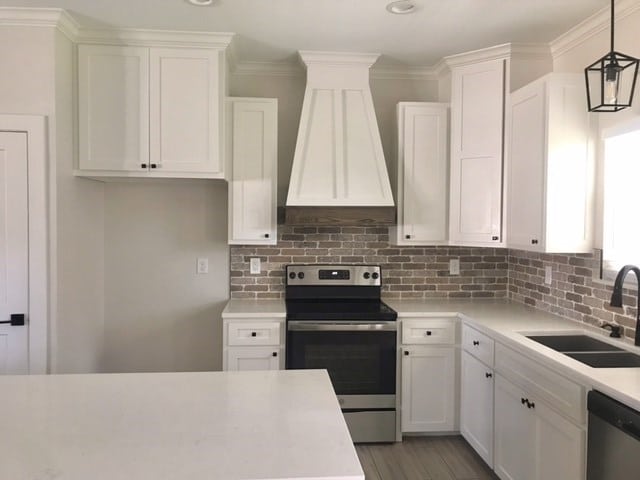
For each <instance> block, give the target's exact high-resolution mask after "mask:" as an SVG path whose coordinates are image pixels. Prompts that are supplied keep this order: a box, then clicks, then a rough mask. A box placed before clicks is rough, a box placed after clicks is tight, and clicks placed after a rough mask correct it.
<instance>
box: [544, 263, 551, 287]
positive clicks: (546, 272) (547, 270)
mask: <svg viewBox="0 0 640 480" xmlns="http://www.w3.org/2000/svg"><path fill="white" fill-rule="evenodd" d="M552 281H553V269H552V268H551V266H548V267H544V283H546V284H547V285H551V282H552Z"/></svg>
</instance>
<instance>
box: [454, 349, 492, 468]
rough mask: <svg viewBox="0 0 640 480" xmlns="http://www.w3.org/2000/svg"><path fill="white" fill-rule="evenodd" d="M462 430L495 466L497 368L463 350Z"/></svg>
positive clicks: (474, 447) (470, 443) (466, 437)
mask: <svg viewBox="0 0 640 480" xmlns="http://www.w3.org/2000/svg"><path fill="white" fill-rule="evenodd" d="M460 433H461V434H462V436H463V437H464V438H465V439H466V440H467V442H469V445H471V446H472V447H473V449H474V450H475V451H476V452H477V453H478V455H480V457H482V459H483V460H484V461H485V462H486V464H487V465H489V466H490V467H493V370H492V369H490V368H489V367H487V366H486V365H484V364H483V363H482V362H480V361H479V360H477V359H475V358H474V357H473V356H471V355H470V354H469V353H467V352H462V368H461V385H460Z"/></svg>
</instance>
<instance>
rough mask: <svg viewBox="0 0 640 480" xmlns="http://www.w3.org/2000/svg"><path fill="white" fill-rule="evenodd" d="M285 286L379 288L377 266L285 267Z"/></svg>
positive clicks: (380, 279)
mask: <svg viewBox="0 0 640 480" xmlns="http://www.w3.org/2000/svg"><path fill="white" fill-rule="evenodd" d="M286 280H287V285H355V286H374V287H379V286H380V285H381V283H382V272H381V269H380V266H379V265H287V267H286Z"/></svg>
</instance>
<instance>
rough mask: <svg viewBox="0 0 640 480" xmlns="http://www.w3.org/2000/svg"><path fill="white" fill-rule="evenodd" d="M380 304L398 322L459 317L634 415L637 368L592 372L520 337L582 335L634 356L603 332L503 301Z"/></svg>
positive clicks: (639, 400)
mask: <svg viewBox="0 0 640 480" xmlns="http://www.w3.org/2000/svg"><path fill="white" fill-rule="evenodd" d="M383 300H384V301H385V302H386V303H387V304H388V305H389V306H390V307H391V308H393V309H394V310H396V311H397V312H398V316H399V317H400V318H403V317H411V316H421V317H423V316H443V315H444V316H451V317H455V316H456V315H458V314H459V315H460V316H461V318H462V319H463V320H465V321H466V322H467V323H469V324H470V325H472V326H474V327H476V328H477V329H478V330H480V331H483V332H484V333H487V334H488V335H489V336H491V337H493V338H494V339H496V340H497V341H499V342H501V343H502V344H504V345H505V346H507V347H511V348H513V349H515V350H517V351H518V352H519V353H521V354H523V355H526V356H528V357H530V358H532V359H534V360H536V361H538V362H540V363H542V364H543V365H545V366H547V367H548V368H551V369H552V370H554V371H556V372H558V373H559V374H561V375H564V376H566V377H567V378H568V379H571V380H573V381H575V382H578V383H580V384H582V385H584V386H586V387H587V388H593V389H596V390H599V391H601V392H602V393H605V394H607V395H610V396H611V397H613V398H615V399H617V400H619V401H621V402H623V403H625V404H626V405H628V406H630V407H632V408H635V409H637V410H640V368H593V367H590V366H588V365H585V364H583V363H580V362H578V361H577V360H574V359H572V358H570V357H568V356H566V355H563V354H562V353H560V352H556V351H554V350H551V349H550V348H547V347H545V346H543V345H541V344H539V343H537V342H534V341H533V340H530V339H528V338H526V335H535V334H537V333H554V332H555V333H569V332H571V333H584V334H587V335H592V336H594V337H596V338H598V339H600V340H602V341H605V342H609V343H612V344H613V345H616V346H618V347H621V348H624V349H627V350H629V351H632V352H634V353H637V354H640V347H634V346H633V344H631V343H628V342H623V341H620V340H616V339H613V338H610V337H609V336H608V332H605V331H604V330H601V329H597V328H595V327H591V326H589V325H586V324H584V323H580V322H576V321H572V320H567V319H563V318H561V317H558V316H555V315H552V314H550V313H546V312H542V311H540V310H536V309H534V308H532V307H528V306H525V305H522V304H519V303H513V302H509V301H508V300H394V299H383Z"/></svg>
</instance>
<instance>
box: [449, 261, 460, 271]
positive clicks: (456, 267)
mask: <svg viewBox="0 0 640 480" xmlns="http://www.w3.org/2000/svg"><path fill="white" fill-rule="evenodd" d="M449 273H450V274H451V275H460V259H458V258H452V259H451V260H449Z"/></svg>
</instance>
